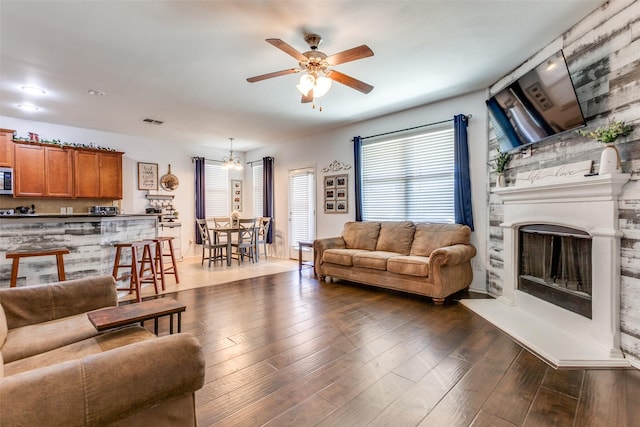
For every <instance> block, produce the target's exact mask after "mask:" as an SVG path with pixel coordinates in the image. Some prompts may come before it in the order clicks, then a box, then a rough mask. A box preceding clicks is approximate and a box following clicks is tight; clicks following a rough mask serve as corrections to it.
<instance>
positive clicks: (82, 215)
mask: <svg viewBox="0 0 640 427" xmlns="http://www.w3.org/2000/svg"><path fill="white" fill-rule="evenodd" d="M136 216H142V217H154V216H155V217H157V216H158V215H157V214H146V213H141V214H122V215H92V214H89V213H74V214H71V215H67V214H64V215H63V214H56V213H43V214H23V215H20V214H16V215H1V216H0V218H2V219H4V218H7V219H10V218H127V217H136Z"/></svg>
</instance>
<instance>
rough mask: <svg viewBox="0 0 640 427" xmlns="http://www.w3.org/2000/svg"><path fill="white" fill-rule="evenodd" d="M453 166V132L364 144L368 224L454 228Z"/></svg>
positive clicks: (449, 128)
mask: <svg viewBox="0 0 640 427" xmlns="http://www.w3.org/2000/svg"><path fill="white" fill-rule="evenodd" d="M453 161H454V132H453V126H447V127H446V128H442V127H439V128H437V129H430V130H428V131H426V132H425V131H421V132H420V133H417V134H416V133H413V134H411V135H404V136H398V135H392V136H388V135H387V136H386V137H384V139H381V138H378V139H376V140H371V141H363V144H362V216H363V219H364V220H375V221H391V220H408V221H414V222H438V223H453V222H454V219H455V215H454V206H453V203H454V201H453V167H454V164H453Z"/></svg>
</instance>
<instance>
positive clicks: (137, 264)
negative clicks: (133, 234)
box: [112, 240, 158, 302]
mask: <svg viewBox="0 0 640 427" xmlns="http://www.w3.org/2000/svg"><path fill="white" fill-rule="evenodd" d="M113 246H114V247H115V248H116V256H115V259H114V262H113V273H112V275H113V278H114V279H115V280H116V281H120V280H124V279H127V278H129V287H128V288H116V290H118V291H129V293H132V292H135V293H136V301H138V302H140V301H142V284H143V283H153V287H154V289H155V292H156V294H157V293H158V281H157V279H156V277H157V276H156V267H155V262H154V257H153V255H152V254H153V253H154V251H153V248H152V246H155V243H154V242H153V241H152V240H141V241H138V242H129V243H116V244H114V245H113ZM125 249H129V250H130V251H131V263H130V264H126V263H124V264H121V257H122V255H123V254H122V251H123V250H125ZM140 250H141V252H142V257H141V258H138V252H139V251H140ZM122 262H125V261H122ZM127 267H128V268H129V271H128V272H125V273H124V274H123V275H121V276H119V271H120V268H127ZM147 271H149V272H150V274H146V272H147Z"/></svg>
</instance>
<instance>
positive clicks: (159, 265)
mask: <svg viewBox="0 0 640 427" xmlns="http://www.w3.org/2000/svg"><path fill="white" fill-rule="evenodd" d="M153 242H154V243H155V244H156V256H155V258H154V259H155V262H156V275H157V276H158V277H159V278H160V283H161V284H162V290H163V291H164V290H165V289H166V288H165V286H164V276H165V274H173V275H174V276H175V278H176V283H180V279H179V278H178V267H177V266H176V257H175V253H174V252H173V237H170V236H167V237H158V238H157V239H153ZM165 242H167V243H168V250H169V251H168V252H166V251H165V250H166V249H167V248H165V246H164V243H165ZM165 257H169V259H170V260H171V264H169V263H168V262H167V266H166V267H165V262H164V258H165Z"/></svg>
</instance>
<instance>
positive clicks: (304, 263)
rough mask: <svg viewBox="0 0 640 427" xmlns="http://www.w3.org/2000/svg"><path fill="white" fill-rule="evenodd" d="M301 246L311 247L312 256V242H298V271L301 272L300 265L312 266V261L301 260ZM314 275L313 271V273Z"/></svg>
mask: <svg viewBox="0 0 640 427" xmlns="http://www.w3.org/2000/svg"><path fill="white" fill-rule="evenodd" d="M302 248H311V256H312V257H313V243H312V242H298V273H302V267H303V266H306V267H312V268H313V261H303V260H302ZM312 259H313V258H312ZM313 274H314V275H315V271H314V273H313Z"/></svg>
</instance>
